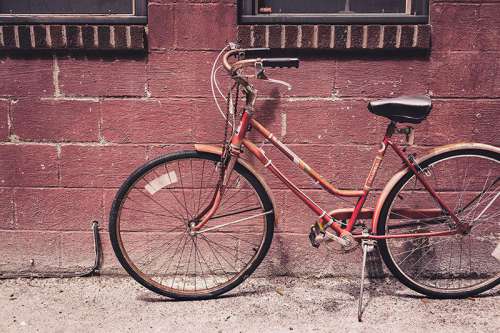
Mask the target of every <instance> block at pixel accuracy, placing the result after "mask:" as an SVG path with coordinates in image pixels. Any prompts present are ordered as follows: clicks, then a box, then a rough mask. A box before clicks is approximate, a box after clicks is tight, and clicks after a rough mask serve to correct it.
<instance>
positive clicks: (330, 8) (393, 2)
mask: <svg viewBox="0 0 500 333" xmlns="http://www.w3.org/2000/svg"><path fill="white" fill-rule="evenodd" d="M263 8H271V13H273V14H278V13H283V14H286V13H290V14H291V13H308V14H318V13H404V12H405V9H406V1H405V0H347V1H346V0H329V1H327V0H323V1H322V0H317V1H290V0H263V1H259V9H260V11H261V12H265V11H266V10H262V9H263Z"/></svg>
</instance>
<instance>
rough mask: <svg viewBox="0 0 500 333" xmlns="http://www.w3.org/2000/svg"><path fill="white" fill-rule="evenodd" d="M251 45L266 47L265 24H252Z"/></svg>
mask: <svg viewBox="0 0 500 333" xmlns="http://www.w3.org/2000/svg"><path fill="white" fill-rule="evenodd" d="M253 47H266V26H265V25H254V26H253Z"/></svg>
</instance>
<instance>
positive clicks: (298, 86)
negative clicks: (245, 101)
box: [253, 58, 335, 97]
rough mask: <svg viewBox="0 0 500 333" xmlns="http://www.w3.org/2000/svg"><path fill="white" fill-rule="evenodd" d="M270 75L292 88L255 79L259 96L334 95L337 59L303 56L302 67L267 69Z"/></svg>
mask: <svg viewBox="0 0 500 333" xmlns="http://www.w3.org/2000/svg"><path fill="white" fill-rule="evenodd" d="M266 73H267V74H268V76H269V77H271V78H275V79H280V80H284V81H286V82H288V83H290V84H291V85H292V90H287V89H286V87H283V86H281V85H276V84H270V83H267V82H266V81H261V80H254V81H253V82H254V83H255V86H256V87H257V89H258V94H259V96H269V95H270V96H274V97H277V96H279V95H280V96H315V97H330V96H332V89H333V82H334V80H335V61H333V60H331V59H314V58H302V59H301V61H300V67H299V68H298V69H297V68H278V69H266Z"/></svg>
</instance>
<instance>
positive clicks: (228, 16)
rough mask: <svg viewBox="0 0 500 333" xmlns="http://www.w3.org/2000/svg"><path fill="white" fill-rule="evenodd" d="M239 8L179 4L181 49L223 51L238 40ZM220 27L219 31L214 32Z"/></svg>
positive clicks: (177, 32)
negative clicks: (237, 13)
mask: <svg viewBox="0 0 500 333" xmlns="http://www.w3.org/2000/svg"><path fill="white" fill-rule="evenodd" d="M235 25H236V8H235V7H234V6H229V5H225V4H204V5H198V4H176V5H175V44H176V47H177V48H180V49H195V50H200V49H203V50H212V49H216V50H218V49H221V48H223V47H224V46H225V45H226V43H227V42H228V41H234V40H235V38H236V29H235ZM212 27H216V29H214V28H212Z"/></svg>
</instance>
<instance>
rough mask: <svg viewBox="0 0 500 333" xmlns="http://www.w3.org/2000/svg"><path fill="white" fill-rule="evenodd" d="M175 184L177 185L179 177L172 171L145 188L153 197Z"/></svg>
mask: <svg viewBox="0 0 500 333" xmlns="http://www.w3.org/2000/svg"><path fill="white" fill-rule="evenodd" d="M174 183H177V175H176V174H175V171H170V172H169V173H166V174H164V175H162V176H160V177H157V178H155V179H153V180H152V181H151V182H149V183H148V184H146V186H145V187H144V188H145V189H146V191H148V193H149V194H151V195H153V194H155V193H156V192H158V191H159V190H161V189H162V188H164V187H166V186H168V185H170V184H174Z"/></svg>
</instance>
